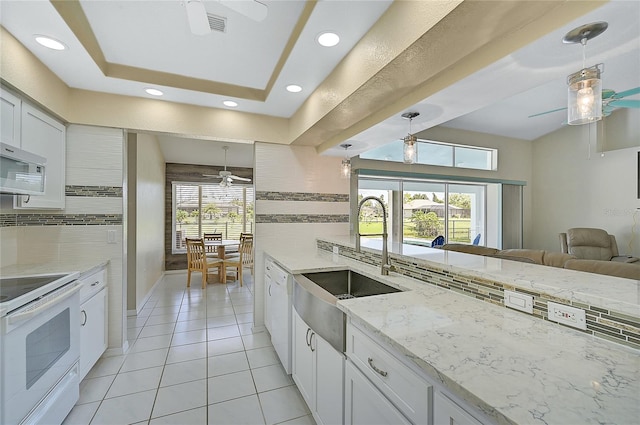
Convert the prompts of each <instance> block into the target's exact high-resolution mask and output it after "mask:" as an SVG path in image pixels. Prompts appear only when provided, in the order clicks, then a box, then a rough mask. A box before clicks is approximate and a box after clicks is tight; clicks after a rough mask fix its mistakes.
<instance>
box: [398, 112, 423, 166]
mask: <svg viewBox="0 0 640 425" xmlns="http://www.w3.org/2000/svg"><path fill="white" fill-rule="evenodd" d="M418 115H420V112H405V113H404V114H402V115H401V116H402V118H404V119H407V120H409V134H407V135H406V136H405V137H404V139H403V140H404V145H403V149H402V151H403V154H404V155H403V156H404V163H405V164H413V163H414V162H416V158H417V157H418V145H417V142H418V138H417V137H416V136H414V135H413V134H411V120H413V119H414V118H415V117H417V116H418Z"/></svg>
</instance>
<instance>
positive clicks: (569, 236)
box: [559, 227, 640, 264]
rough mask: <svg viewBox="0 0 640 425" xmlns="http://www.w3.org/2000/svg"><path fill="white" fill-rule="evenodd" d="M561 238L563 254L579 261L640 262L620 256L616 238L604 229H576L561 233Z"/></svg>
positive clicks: (634, 258)
mask: <svg viewBox="0 0 640 425" xmlns="http://www.w3.org/2000/svg"><path fill="white" fill-rule="evenodd" d="M559 236H560V248H561V250H562V252H564V253H567V254H571V255H574V256H576V257H577V258H579V259H585V260H604V261H618V262H622V263H635V262H638V260H640V259H638V258H636V257H631V256H627V255H622V256H621V255H619V252H618V244H617V243H616V237H615V236H614V235H610V234H608V233H607V232H606V231H604V230H602V229H592V228H586V227H575V228H572V229H569V230H567V232H566V233H560V235H559ZM639 264H640V263H639Z"/></svg>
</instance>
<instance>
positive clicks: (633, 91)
mask: <svg viewBox="0 0 640 425" xmlns="http://www.w3.org/2000/svg"><path fill="white" fill-rule="evenodd" d="M638 93H640V87H636V88H634V89H629V90H625V91H621V92H620V93H616V94H614V95H613V97H614V98H615V99H622V98H623V97H627V96H633V95H634V94H638Z"/></svg>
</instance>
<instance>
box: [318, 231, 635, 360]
mask: <svg viewBox="0 0 640 425" xmlns="http://www.w3.org/2000/svg"><path fill="white" fill-rule="evenodd" d="M316 245H317V247H318V248H319V249H322V250H324V251H328V252H332V250H333V246H334V245H336V244H334V243H329V242H326V241H322V240H318V241H317V243H316ZM339 247H340V249H339V251H340V255H342V256H344V257H346V258H350V259H353V260H356V261H361V262H363V263H367V264H370V265H373V266H379V265H380V262H381V256H380V254H374V253H372V252H371V251H363V252H356V251H355V250H354V249H353V248H351V247H348V246H343V245H339ZM392 263H393V264H394V265H395V266H396V268H397V269H398V271H397V273H399V274H402V275H405V276H408V277H412V278H415V279H418V280H422V281H423V282H426V283H429V284H431V285H435V286H438V287H440V288H443V289H448V290H450V291H454V292H457V293H460V294H463V295H466V296H470V297H473V298H476V299H478V300H482V301H485V302H488V303H491V304H495V305H499V306H503V307H504V290H505V289H507V290H511V291H515V292H521V293H524V294H527V295H531V296H533V314H532V316H533V317H535V318H537V319H541V320H547V321H549V319H548V317H547V302H549V301H553V302H557V303H561V304H566V305H572V306H575V307H578V308H582V309H583V310H585V315H586V318H587V330H586V331H582V330H579V329H575V328H572V329H574V330H576V331H579V332H584V333H586V334H589V335H593V336H595V337H598V338H603V339H606V340H609V341H613V342H617V343H619V344H624V345H626V346H629V347H632V348H636V349H637V348H640V317H633V316H629V315H627V314H623V313H618V312H615V311H610V310H607V309H604V308H600V307H596V306H592V305H586V304H584V303H580V302H574V303H572V302H571V301H570V300H567V299H563V298H559V297H556V296H551V295H548V294H542V293H539V292H535V291H532V290H529V289H521V288H515V287H513V286H511V285H507V284H504V283H500V282H494V281H491V280H489V279H485V278H475V277H473V276H459V275H456V274H454V273H452V272H450V271H447V270H443V269H441V268H438V267H433V268H432V267H431V266H430V265H427V264H417V262H413V261H407V259H406V257H403V258H402V259H398V258H392ZM514 311H516V310H514ZM523 314H526V313H523ZM549 323H554V324H555V323H556V322H553V321H549ZM558 326H564V325H560V324H558Z"/></svg>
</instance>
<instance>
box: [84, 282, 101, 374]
mask: <svg viewBox="0 0 640 425" xmlns="http://www.w3.org/2000/svg"><path fill="white" fill-rule="evenodd" d="M106 304H107V289H106V288H105V289H103V290H101V291H100V292H98V293H97V294H95V295H94V296H93V297H91V298H89V299H88V300H87V301H86V302H84V303H83V304H82V305H81V306H80V326H81V327H80V379H83V378H84V377H85V375H86V374H87V372H89V370H91V368H92V367H93V365H94V364H96V362H97V361H98V359H99V358H100V356H101V355H102V353H104V351H105V350H106V349H107V332H106V331H107V329H106V311H107V305H106Z"/></svg>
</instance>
